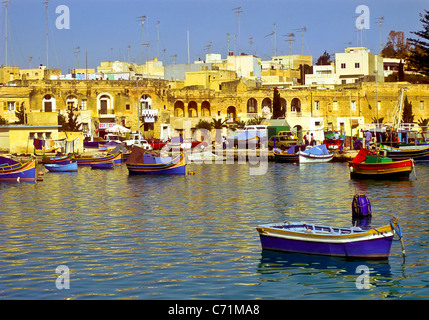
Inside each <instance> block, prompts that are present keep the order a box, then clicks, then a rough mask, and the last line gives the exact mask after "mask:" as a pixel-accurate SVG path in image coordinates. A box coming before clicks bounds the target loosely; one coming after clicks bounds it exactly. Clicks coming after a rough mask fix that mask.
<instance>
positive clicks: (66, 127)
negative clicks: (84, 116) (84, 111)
mask: <svg viewBox="0 0 429 320" xmlns="http://www.w3.org/2000/svg"><path fill="white" fill-rule="evenodd" d="M67 111H68V116H67V119H66V117H65V116H63V115H62V114H59V113H58V124H59V125H60V126H62V130H63V131H68V132H78V131H81V130H82V129H81V126H82V124H81V123H78V117H79V116H78V115H77V114H75V113H74V112H73V109H72V108H68V109H67Z"/></svg>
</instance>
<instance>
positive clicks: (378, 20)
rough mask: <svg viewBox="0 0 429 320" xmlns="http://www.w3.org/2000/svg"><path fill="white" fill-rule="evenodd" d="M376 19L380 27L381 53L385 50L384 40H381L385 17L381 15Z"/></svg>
mask: <svg viewBox="0 0 429 320" xmlns="http://www.w3.org/2000/svg"><path fill="white" fill-rule="evenodd" d="M375 20H376V21H377V22H378V25H379V28H380V53H381V51H382V50H383V42H382V40H381V24H382V23H383V22H384V17H380V18H377V19H375ZM380 53H379V54H380Z"/></svg>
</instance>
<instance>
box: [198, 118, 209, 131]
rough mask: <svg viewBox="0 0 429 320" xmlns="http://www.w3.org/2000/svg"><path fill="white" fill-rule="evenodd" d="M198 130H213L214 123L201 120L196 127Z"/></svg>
mask: <svg viewBox="0 0 429 320" xmlns="http://www.w3.org/2000/svg"><path fill="white" fill-rule="evenodd" d="M195 128H196V129H206V130H209V131H210V130H211V129H212V123H210V122H208V121H207V120H203V119H200V121H199V122H198V123H197V125H196V126H195Z"/></svg>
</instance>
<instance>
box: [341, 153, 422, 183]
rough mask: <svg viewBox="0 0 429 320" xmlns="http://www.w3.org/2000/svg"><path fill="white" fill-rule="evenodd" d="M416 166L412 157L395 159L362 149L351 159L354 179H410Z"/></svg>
mask: <svg viewBox="0 0 429 320" xmlns="http://www.w3.org/2000/svg"><path fill="white" fill-rule="evenodd" d="M413 167H414V161H413V160H412V159H410V158H409V159H407V160H400V161H393V160H392V159H391V158H389V157H386V156H384V155H380V154H377V153H375V152H372V151H369V150H368V149H364V148H362V149H360V150H359V153H358V154H357V155H356V157H355V158H354V159H353V160H352V161H349V168H350V177H351V178H352V179H365V178H366V179H382V180H383V179H387V180H388V179H391V180H408V179H409V177H410V174H411V171H412V170H413Z"/></svg>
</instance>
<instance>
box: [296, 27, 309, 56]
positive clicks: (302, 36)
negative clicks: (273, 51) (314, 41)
mask: <svg viewBox="0 0 429 320" xmlns="http://www.w3.org/2000/svg"><path fill="white" fill-rule="evenodd" d="M294 31H296V32H301V55H303V54H304V32H307V28H306V27H303V28H299V29H295V30H294Z"/></svg>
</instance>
